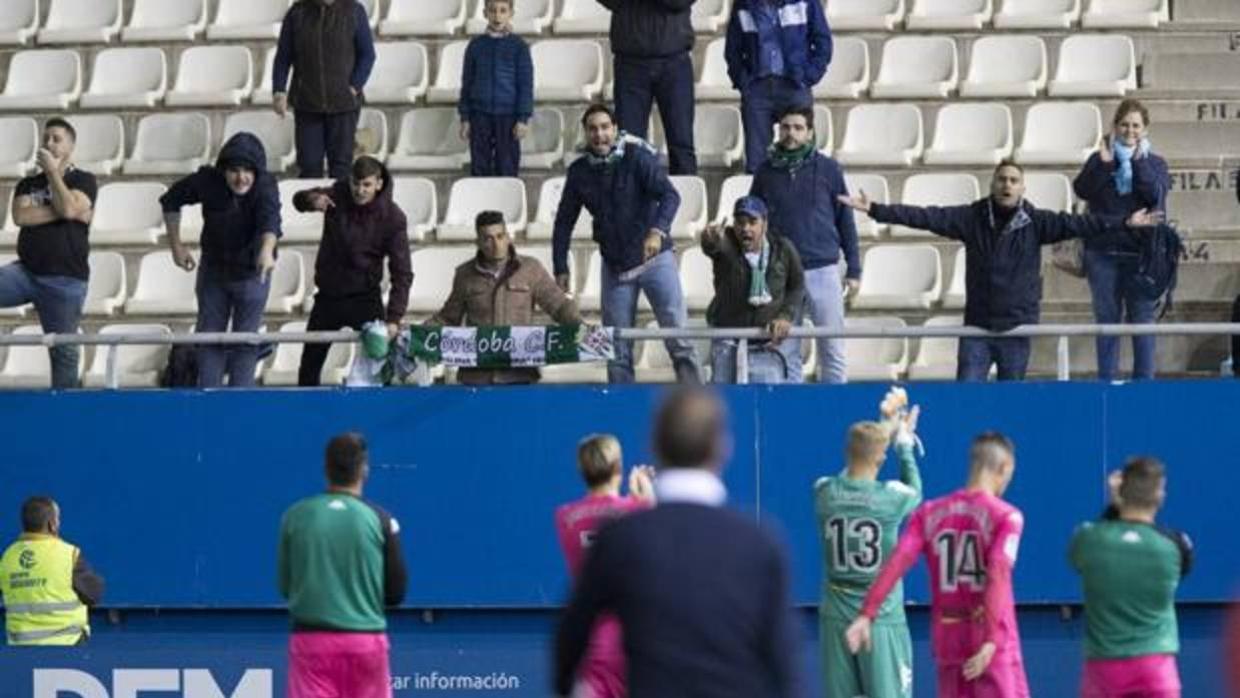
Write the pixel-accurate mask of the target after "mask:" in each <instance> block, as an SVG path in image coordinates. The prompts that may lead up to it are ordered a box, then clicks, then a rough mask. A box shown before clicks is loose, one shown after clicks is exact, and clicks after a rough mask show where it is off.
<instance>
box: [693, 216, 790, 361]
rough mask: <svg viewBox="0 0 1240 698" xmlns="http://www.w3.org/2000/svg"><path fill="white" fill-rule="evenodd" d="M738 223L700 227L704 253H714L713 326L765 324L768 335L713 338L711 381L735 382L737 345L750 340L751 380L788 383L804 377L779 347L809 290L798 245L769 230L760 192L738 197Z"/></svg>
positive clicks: (735, 218)
mask: <svg viewBox="0 0 1240 698" xmlns="http://www.w3.org/2000/svg"><path fill="white" fill-rule="evenodd" d="M732 218H733V222H734V225H733V226H731V227H729V228H725V229H723V230H722V231H721V230H720V229H719V228H718V227H715V226H711V227H709V228H707V229H706V230H705V231H703V232H702V252H704V253H706V256H707V257H710V259H711V263H712V266H713V270H714V275H715V297H714V299H712V300H711V302H710V307H708V308H707V309H706V321H707V322H708V323H710V326H711V327H761V328H764V329H765V330H766V331H767V332H769V333H770V335H771V338H770V340H766V339H761V340H735V339H716V340H714V341H712V342H711V347H710V359H711V376H712V378H711V381H712V382H714V383H735V382H736V374H737V370H736V353H737V352H736V347H737V344H738V342H741V341H748V342H749V382H750V383H784V382H786V381H795V380H797V379H799V378H800V376H801V366H800V365H799V364H798V365H795V366H793V365H790V364H789V362H788V361H787V359H786V358H785V355H784V353H781V352H780V351H779V350H778V348H777V347H778V346H779V344H780V343H781V342H783V341H784V340H785V339H787V337H788V332H789V331H790V330H791V329H792V321H793V319H794V318H795V317H796V314H797V310H798V309H799V308H800V307H801V303H802V301H803V298H804V295H805V274H804V272H803V271H802V269H801V257H800V255H798V254H797V251H796V248H795V247H793V246H792V243H791V242H789V241H788V239H787V238H785V237H783V236H782V235H767V234H766V231H767V208H766V202H765V201H763V200H762V199H760V198H758V197H756V196H743V197H741V198H740V199H738V200H737V202H736V206H735V208H734V209H733V212H732Z"/></svg>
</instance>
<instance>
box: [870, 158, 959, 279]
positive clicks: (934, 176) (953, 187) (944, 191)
mask: <svg viewBox="0 0 1240 698" xmlns="http://www.w3.org/2000/svg"><path fill="white" fill-rule="evenodd" d="M980 198H982V190H981V185H980V184H979V183H978V181H977V177H974V176H973V175H971V174H963V173H959V172H922V173H919V174H915V175H913V176H911V177H909V178H908V179H906V180H904V190H903V192H901V196H900V203H902V204H907V205H910V206H960V205H963V204H971V203H973V202H974V201H977V200H978V199H980ZM930 234H931V233H928V232H926V231H924V230H918V229H916V228H908V227H905V226H902V225H893V226H891V235H892V237H925V236H927V235H930ZM862 268H864V266H863V267H862Z"/></svg>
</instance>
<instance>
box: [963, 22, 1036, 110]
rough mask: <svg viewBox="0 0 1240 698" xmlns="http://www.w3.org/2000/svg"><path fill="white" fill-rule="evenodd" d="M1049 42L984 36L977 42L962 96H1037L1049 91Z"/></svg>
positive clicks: (1021, 37)
mask: <svg viewBox="0 0 1240 698" xmlns="http://www.w3.org/2000/svg"><path fill="white" fill-rule="evenodd" d="M1046 66H1047V59H1046V42H1045V41H1043V40H1042V38H1041V37H1038V36H1022V35H998V36H984V37H982V38H980V39H978V40H977V41H975V42H973V46H972V57H971V58H970V59H969V72H968V75H966V76H965V78H964V82H962V83H960V96H961V97H1025V98H1032V97H1037V96H1038V93H1039V92H1041V91H1043V90H1045V89H1046V76H1047V68H1046Z"/></svg>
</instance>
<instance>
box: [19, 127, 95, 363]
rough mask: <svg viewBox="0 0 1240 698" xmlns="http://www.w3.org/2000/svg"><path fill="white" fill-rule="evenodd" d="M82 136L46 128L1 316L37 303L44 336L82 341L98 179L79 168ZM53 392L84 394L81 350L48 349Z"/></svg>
mask: <svg viewBox="0 0 1240 698" xmlns="http://www.w3.org/2000/svg"><path fill="white" fill-rule="evenodd" d="M75 145H77V132H76V131H74V130H73V127H72V126H70V125H69V122H68V121H65V120H64V119H61V118H51V119H48V120H47V123H46V124H44V125H43V147H42V148H40V149H39V155H38V161H39V169H40V170H42V172H40V173H39V174H37V175H34V176H33V177H25V178H23V179H22V180H21V181H19V182H18V183H17V187H16V188H15V189H14V190H13V215H12V219H11V220H12V221H13V222H14V223H16V224H17V225H18V226H20V227H21V232H20V233H19V234H18V237H17V261H16V262H13V263H12V264H7V265H5V266H3V267H0V308H11V307H15V306H19V305H25V304H26V303H34V308H35V312H37V313H38V314H39V323H40V324H41V325H42V326H43V331H44V332H49V333H53V332H54V333H56V334H76V333H77V331H78V322H79V321H80V320H81V319H82V304H83V303H85V302H86V283H87V281H88V280H89V279H90V265H89V264H88V262H87V258H88V257H89V255H90V243H89V241H88V240H87V236H88V235H89V233H90V221H91V218H92V217H93V216H94V206H95V194H96V192H97V191H98V185H97V184H96V183H95V176H94V175H92V174H91V173H89V172H85V171H83V170H79V169H78V168H77V167H74V165H73V148H74V146H75ZM47 353H48V356H49V357H50V359H49V360H50V361H51V366H52V387H53V388H76V387H78V358H79V356H80V353H81V352H80V351H79V349H78V347H77V346H76V345H73V346H56V347H49V348H48V350H47Z"/></svg>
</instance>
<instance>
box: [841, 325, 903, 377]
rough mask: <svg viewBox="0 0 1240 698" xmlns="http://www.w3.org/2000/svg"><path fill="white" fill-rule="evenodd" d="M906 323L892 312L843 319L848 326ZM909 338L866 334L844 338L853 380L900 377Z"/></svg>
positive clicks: (849, 371)
mask: <svg viewBox="0 0 1240 698" xmlns="http://www.w3.org/2000/svg"><path fill="white" fill-rule="evenodd" d="M905 326H907V323H905V322H904V320H902V319H901V318H898V317H895V316H892V315H875V316H871V317H847V318H844V327H845V328H847V329H863V328H896V327H905ZM908 345H909V341H908V340H907V339H903V338H899V337H866V338H851V339H846V340H844V356H845V361H846V362H847V364H848V380H850V381H865V380H878V381H892V380H898V379H899V378H900V376H901V375H902V374H903V373H904V369H905V368H906V367H907V366H908Z"/></svg>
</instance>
